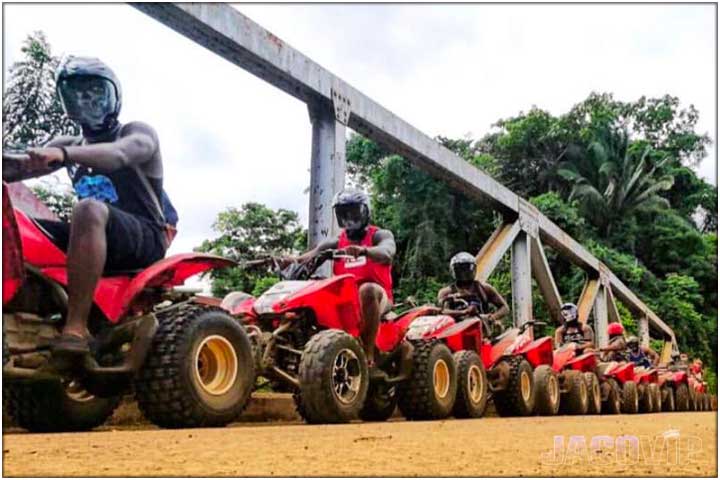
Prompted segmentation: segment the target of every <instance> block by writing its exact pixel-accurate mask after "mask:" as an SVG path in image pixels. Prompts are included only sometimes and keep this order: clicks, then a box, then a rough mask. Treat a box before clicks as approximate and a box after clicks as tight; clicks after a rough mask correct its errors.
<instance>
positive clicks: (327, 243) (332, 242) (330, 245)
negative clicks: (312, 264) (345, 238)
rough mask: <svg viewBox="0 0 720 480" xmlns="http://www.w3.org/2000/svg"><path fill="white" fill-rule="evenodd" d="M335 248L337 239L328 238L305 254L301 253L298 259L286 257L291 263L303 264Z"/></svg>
mask: <svg viewBox="0 0 720 480" xmlns="http://www.w3.org/2000/svg"><path fill="white" fill-rule="evenodd" d="M337 246H338V239H337V238H328V239H325V240H323V241H322V242H320V243H318V244H317V246H316V247H315V248H313V249H311V250H308V251H307V252H305V253H303V254H302V255H300V256H299V257H295V258H292V257H288V258H289V259H290V260H292V261H296V262H300V263H303V262H307V261H308V260H310V259H311V258H314V257H316V256H317V255H318V254H319V253H320V252H322V251H323V250H331V249H334V248H337Z"/></svg>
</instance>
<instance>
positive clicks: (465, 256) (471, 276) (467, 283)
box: [438, 252, 510, 337]
mask: <svg viewBox="0 0 720 480" xmlns="http://www.w3.org/2000/svg"><path fill="white" fill-rule="evenodd" d="M476 270H477V264H476V261H475V257H474V256H473V255H471V254H470V253H468V252H460V253H457V254H455V256H453V257H452V258H451V259H450V273H451V274H452V277H453V280H454V282H453V283H452V284H451V285H448V286H447V287H443V288H442V289H440V291H439V292H438V305H439V306H440V308H442V309H443V313H444V314H447V315H467V316H470V315H477V316H478V317H479V318H480V320H482V324H483V328H485V329H486V330H487V332H486V334H487V336H488V337H492V336H496V335H497V334H499V333H501V332H502V331H503V325H502V322H501V319H502V318H503V317H505V316H506V315H507V314H508V313H509V312H510V308H509V307H508V304H507V302H506V301H505V299H504V298H503V296H502V295H500V293H498V291H497V290H495V289H494V288H493V287H492V286H491V285H490V284H488V283H484V282H481V281H479V280H476V279H475V272H476ZM456 299H462V300H464V301H465V302H467V303H468V305H469V306H468V307H466V308H465V309H463V310H455V308H456V307H455V305H454V302H453V301H454V300H456ZM491 306H493V307H495V312H493V313H490V307H491ZM492 334H495V335H492Z"/></svg>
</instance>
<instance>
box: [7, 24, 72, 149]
mask: <svg viewBox="0 0 720 480" xmlns="http://www.w3.org/2000/svg"><path fill="white" fill-rule="evenodd" d="M21 51H22V53H23V60H21V61H19V62H16V63H14V64H13V65H11V66H10V70H9V76H8V79H7V83H6V85H5V89H4V90H5V93H4V98H3V114H2V116H3V149H20V150H22V149H25V148H27V147H29V146H38V145H43V144H45V143H47V142H48V141H49V140H50V139H51V138H53V137H55V136H58V135H78V134H79V132H80V130H79V129H78V127H77V125H75V124H74V123H73V122H72V121H70V119H68V118H67V116H66V115H65V113H64V111H63V109H62V105H61V103H60V100H59V98H58V96H57V94H56V91H55V70H56V69H57V67H58V64H59V63H60V59H59V58H58V57H55V56H53V55H52V52H51V47H50V44H49V43H48V41H47V39H46V37H45V34H44V33H43V32H41V31H37V32H34V33H33V34H31V35H28V37H27V38H26V39H25V42H24V43H23V46H22V48H21Z"/></svg>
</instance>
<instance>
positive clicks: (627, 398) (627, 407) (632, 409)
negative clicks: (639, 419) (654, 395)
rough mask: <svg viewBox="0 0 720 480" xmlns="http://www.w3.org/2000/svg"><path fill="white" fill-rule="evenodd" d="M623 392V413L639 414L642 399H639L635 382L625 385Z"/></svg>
mask: <svg viewBox="0 0 720 480" xmlns="http://www.w3.org/2000/svg"><path fill="white" fill-rule="evenodd" d="M622 392H623V393H622V412H623V413H638V410H639V409H640V399H639V397H638V389H637V384H636V383H635V382H633V381H628V382H625V383H623V386H622Z"/></svg>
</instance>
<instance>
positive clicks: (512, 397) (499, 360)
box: [482, 321, 560, 417]
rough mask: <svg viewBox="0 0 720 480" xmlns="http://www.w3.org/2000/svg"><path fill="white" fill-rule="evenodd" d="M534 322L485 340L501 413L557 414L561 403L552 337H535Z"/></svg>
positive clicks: (486, 361)
mask: <svg viewBox="0 0 720 480" xmlns="http://www.w3.org/2000/svg"><path fill="white" fill-rule="evenodd" d="M542 325H545V324H544V323H542V322H535V321H530V322H526V323H524V324H523V325H522V326H520V327H515V328H511V329H509V330H507V331H505V332H504V333H503V334H501V335H499V336H497V337H495V338H493V339H492V340H490V341H485V342H483V349H482V359H483V363H484V365H485V368H487V370H488V378H489V380H490V390H491V391H492V395H493V403H494V404H495V410H496V411H497V412H498V414H499V415H500V416H503V417H507V416H525V415H531V414H533V413H538V414H540V415H554V414H556V413H557V412H558V408H559V406H560V388H559V382H558V378H557V375H556V374H555V372H554V371H553V369H552V363H553V344H552V338H550V337H542V338H539V339H537V340H536V339H535V338H534V333H533V328H534V327H535V326H542Z"/></svg>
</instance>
